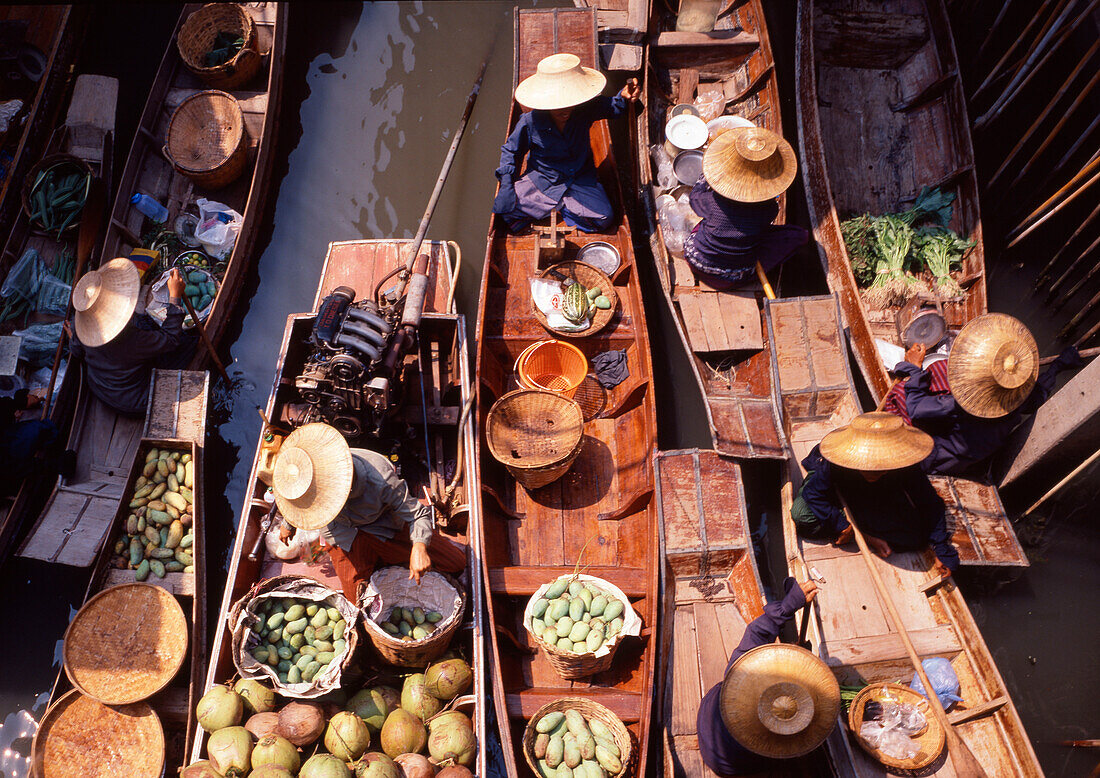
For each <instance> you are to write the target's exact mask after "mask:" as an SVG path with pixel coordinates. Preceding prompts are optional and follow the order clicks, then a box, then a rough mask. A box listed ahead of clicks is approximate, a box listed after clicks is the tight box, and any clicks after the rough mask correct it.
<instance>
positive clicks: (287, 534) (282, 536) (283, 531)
mask: <svg viewBox="0 0 1100 778" xmlns="http://www.w3.org/2000/svg"><path fill="white" fill-rule="evenodd" d="M292 537H294V527H292V526H290V525H289V524H283V526H282V527H280V528H279V540H280V541H281V542H282V544H283V545H284V546H289V545H290V539H291V538H292Z"/></svg>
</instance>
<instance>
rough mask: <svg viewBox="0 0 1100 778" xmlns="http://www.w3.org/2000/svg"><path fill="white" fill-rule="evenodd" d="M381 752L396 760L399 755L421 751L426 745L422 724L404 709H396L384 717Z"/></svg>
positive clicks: (426, 735)
mask: <svg viewBox="0 0 1100 778" xmlns="http://www.w3.org/2000/svg"><path fill="white" fill-rule="evenodd" d="M381 743H382V750H383V751H385V752H386V756H388V757H390V758H391V759H394V760H396V759H397V757H398V756H400V755H401V754H411V753H416V752H417V751H423V750H424V746H425V745H427V743H428V732H427V730H425V729H424V723H423V722H422V721H421V720H420V719H418V718H417V717H416V716H414V715H413V714H411V713H409V712H408V711H407V710H405V709H404V708H398V709H397V710H395V711H394V712H393V713H391V714H390V715H389V716H387V717H386V723H385V724H383V725H382V736H381Z"/></svg>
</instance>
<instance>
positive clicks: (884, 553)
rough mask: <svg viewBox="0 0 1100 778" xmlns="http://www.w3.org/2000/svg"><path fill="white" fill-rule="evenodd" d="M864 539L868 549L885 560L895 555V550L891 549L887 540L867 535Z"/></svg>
mask: <svg viewBox="0 0 1100 778" xmlns="http://www.w3.org/2000/svg"><path fill="white" fill-rule="evenodd" d="M864 539H865V540H866V541H867V547H868V548H869V549H871V550H872V551H874V552H875V553H876V554H878V555H879V556H880V557H882V558H883V559H885V558H886V557H888V556H890V555H891V554H892V553H894V549H892V548H890V544H889V543H887V542H886V541H885V540H881V539H879V538H876V537H875V536H874V535H866V536H865V537H864Z"/></svg>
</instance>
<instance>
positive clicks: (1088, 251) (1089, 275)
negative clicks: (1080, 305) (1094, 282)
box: [1054, 236, 1100, 311]
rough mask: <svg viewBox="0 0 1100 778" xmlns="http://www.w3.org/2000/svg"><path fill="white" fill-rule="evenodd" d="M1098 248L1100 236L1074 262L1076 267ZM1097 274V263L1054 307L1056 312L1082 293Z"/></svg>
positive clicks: (1099, 264)
mask: <svg viewBox="0 0 1100 778" xmlns="http://www.w3.org/2000/svg"><path fill="white" fill-rule="evenodd" d="M1097 246H1100V236H1097V238H1096V240H1094V241H1093V242H1092V244H1091V245H1090V246H1089V247H1088V248H1087V249H1085V250H1084V251H1082V252H1081V255H1080V256H1078V257H1077V259H1075V260H1074V261H1073V264H1074V265H1076V264H1077V263H1078V262H1080V261H1081V260H1082V259H1084V258H1085V257H1086V256H1087V255H1089V254H1091V253H1092V252H1093V250H1094V249H1095V248H1096V247H1097ZM1097 272H1100V263H1097V264H1095V265H1093V266H1092V267H1091V268H1089V272H1088V273H1086V274H1085V277H1084V278H1082V279H1081V280H1079V281H1078V282H1077V283H1076V284H1074V285H1073V287H1072V288H1071V289H1070V290H1069V291H1068V292H1066V293H1065V295H1064V296H1063V297H1062V299H1061V300H1060V301H1059V302H1058V303H1057V304H1056V305H1055V306H1054V310H1056V311H1057V310H1058V309H1059V308H1061V307H1062V306H1063V305H1065V304H1066V303H1067V302H1069V299H1070V298H1071V297H1073V296H1074V295H1075V294H1077V292H1078V291H1080V289H1081V287H1082V286H1084V285H1085V284H1087V283H1088V282H1089V279H1091V278H1092V277H1093V276H1094V275H1096V274H1097Z"/></svg>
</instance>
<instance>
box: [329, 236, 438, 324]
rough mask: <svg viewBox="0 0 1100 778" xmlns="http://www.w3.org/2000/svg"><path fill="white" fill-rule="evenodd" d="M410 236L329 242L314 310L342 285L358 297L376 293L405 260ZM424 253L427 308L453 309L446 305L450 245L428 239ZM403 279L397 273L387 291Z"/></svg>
mask: <svg viewBox="0 0 1100 778" xmlns="http://www.w3.org/2000/svg"><path fill="white" fill-rule="evenodd" d="M411 242H412V241H409V240H389V239H380V240H349V241H337V242H334V243H330V244H329V249H328V256H327V257H326V258H325V266H324V268H322V270H321V282H320V283H319V284H318V285H317V296H316V297H315V298H314V300H313V310H317V306H318V305H320V303H321V300H323V299H324V298H325V297H326V296H327V295H329V294H330V293H331V292H332V290H333V289H335V288H336V287H338V286H349V287H351V288H352V289H354V290H355V299H356V300H364V299H368V298H369V297H371V295H373V294H374V287H375V285H376V284H377V283H378V282H379V281H380V280H382V278H383V277H384V276H385V275H386V274H387V273H389V272H390V271H391V270H393V269H394V268H395V267H397V266H398V265H403V264H404V263H405V252H406V251H407V250H408V245H409V244H410V243H411ZM419 253H420V254H430V261H429V262H428V294H427V296H426V297H425V299H424V310H425V311H426V312H436V313H449V311H444V310H443V308H444V306H445V305H446V303H447V293H448V292H449V291H450V288H451V265H450V261H449V259H448V251H447V247H446V245H445V244H444V243H442V242H439V241H430V242H429V241H425V242H424V244H423V245H422V246H421V247H420V251H419ZM399 283H400V281H399V279H398V277H397V276H395V277H394V278H392V279H390V280H389V281H388V282H387V283H386V285H385V288H383V290H382V291H383V292H384V291H386V289H388V288H390V287H391V286H396V285H398V284H399Z"/></svg>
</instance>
